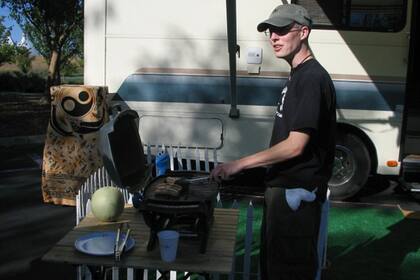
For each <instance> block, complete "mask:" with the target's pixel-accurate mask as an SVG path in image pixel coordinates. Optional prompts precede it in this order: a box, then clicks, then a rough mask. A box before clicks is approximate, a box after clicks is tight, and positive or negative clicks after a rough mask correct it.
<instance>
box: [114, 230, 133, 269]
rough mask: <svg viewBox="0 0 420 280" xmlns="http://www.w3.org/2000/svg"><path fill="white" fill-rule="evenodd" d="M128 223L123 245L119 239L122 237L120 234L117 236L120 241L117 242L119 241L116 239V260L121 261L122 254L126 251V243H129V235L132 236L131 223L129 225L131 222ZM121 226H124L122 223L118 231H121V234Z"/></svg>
mask: <svg viewBox="0 0 420 280" xmlns="http://www.w3.org/2000/svg"><path fill="white" fill-rule="evenodd" d="M126 225H127V232H126V233H125V236H124V240H123V242H122V243H121V245H120V244H119V239H120V236H117V238H118V242H117V241H115V242H116V244H115V247H116V251H115V260H116V261H120V259H121V255H122V254H123V253H124V250H125V245H126V243H127V240H128V237H129V236H130V232H131V228H130V225H129V224H126ZM121 228H122V225H121V226H120V227H119V228H118V232H119V234H121V233H120V232H121Z"/></svg>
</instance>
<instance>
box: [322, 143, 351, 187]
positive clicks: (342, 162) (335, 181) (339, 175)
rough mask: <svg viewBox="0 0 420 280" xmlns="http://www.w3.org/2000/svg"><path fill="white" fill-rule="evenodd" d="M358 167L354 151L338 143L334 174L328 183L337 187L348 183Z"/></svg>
mask: <svg viewBox="0 0 420 280" xmlns="http://www.w3.org/2000/svg"><path fill="white" fill-rule="evenodd" d="M356 167H357V165H356V160H355V157H354V154H353V152H352V151H351V150H350V149H348V148H346V147H344V146H340V145H336V147H335V158H334V167H333V175H332V177H331V179H330V181H329V182H328V184H329V185H330V186H332V187H336V186H340V185H343V184H345V183H347V182H348V181H350V179H351V178H352V177H353V176H354V173H355V172H356Z"/></svg>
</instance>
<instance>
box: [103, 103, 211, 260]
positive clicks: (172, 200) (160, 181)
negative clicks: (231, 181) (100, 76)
mask: <svg viewBox="0 0 420 280" xmlns="http://www.w3.org/2000/svg"><path fill="white" fill-rule="evenodd" d="M138 121H139V117H138V114H137V113H136V112H135V111H133V110H125V111H122V112H117V113H114V115H113V116H112V117H111V119H110V121H109V122H108V123H107V124H105V125H104V126H103V127H102V128H101V130H100V143H101V144H100V145H101V147H100V150H101V154H102V158H103V162H104V166H105V168H106V170H107V172H108V173H109V175H110V177H111V179H112V180H113V181H114V182H115V183H116V184H117V185H118V186H119V187H122V188H128V189H129V190H130V192H132V193H136V194H139V193H140V194H141V195H140V197H141V198H140V199H138V197H139V196H138V195H136V196H134V197H135V201H133V204H134V206H135V207H137V208H138V209H139V211H140V212H141V213H142V215H143V218H144V221H145V223H146V225H147V226H148V227H149V228H150V238H149V242H148V245H147V249H148V250H152V249H153V248H154V247H155V244H156V239H157V233H158V232H159V231H161V230H164V229H174V230H177V231H178V232H179V233H180V237H181V238H198V239H199V240H200V252H201V253H205V251H206V247H207V238H208V232H209V230H210V227H211V224H212V222H213V211H214V207H215V204H216V197H217V193H218V189H219V186H218V184H217V183H216V182H214V181H210V180H209V176H208V175H209V174H208V173H205V172H189V171H180V172H168V173H166V174H165V175H161V176H158V177H155V178H153V177H152V170H153V168H152V166H147V165H146V161H145V155H144V151H143V144H142V142H141V139H140V135H139V132H138Z"/></svg>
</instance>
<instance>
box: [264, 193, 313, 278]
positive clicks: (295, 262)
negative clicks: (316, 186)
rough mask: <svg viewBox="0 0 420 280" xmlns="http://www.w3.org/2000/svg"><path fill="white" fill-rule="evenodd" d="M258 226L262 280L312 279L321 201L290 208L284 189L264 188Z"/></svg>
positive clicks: (303, 203)
mask: <svg viewBox="0 0 420 280" xmlns="http://www.w3.org/2000/svg"><path fill="white" fill-rule="evenodd" d="M263 215H264V217H263V222H262V227H261V247H260V250H261V252H260V262H261V279H262V280H274V279H275V280H280V279H302V280H303V279H308V280H309V279H310V280H313V279H315V275H316V272H317V268H318V258H317V243H318V230H319V223H320V216H321V203H320V202H319V201H318V200H315V201H313V202H302V203H301V204H300V206H299V208H298V209H297V210H296V211H293V210H292V209H290V208H289V206H288V204H287V202H286V197H285V189H284V188H270V187H269V188H267V190H266V192H265V199H264V214H263Z"/></svg>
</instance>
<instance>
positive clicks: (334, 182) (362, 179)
mask: <svg viewBox="0 0 420 280" xmlns="http://www.w3.org/2000/svg"><path fill="white" fill-rule="evenodd" d="M370 169H371V158H370V154H369V151H368V149H367V147H366V145H365V144H364V143H363V141H362V140H361V139H360V138H359V137H358V136H356V135H354V134H351V133H339V134H338V135H337V139H336V148H335V159H334V168H333V175H332V177H331V179H330V181H329V182H328V185H329V188H330V191H331V194H330V198H331V199H334V200H342V199H345V198H349V197H351V196H354V195H355V194H356V193H357V192H358V191H359V190H360V189H361V188H362V187H363V186H364V185H365V184H366V181H367V179H368V176H369V174H370V171H371V170H370Z"/></svg>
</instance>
